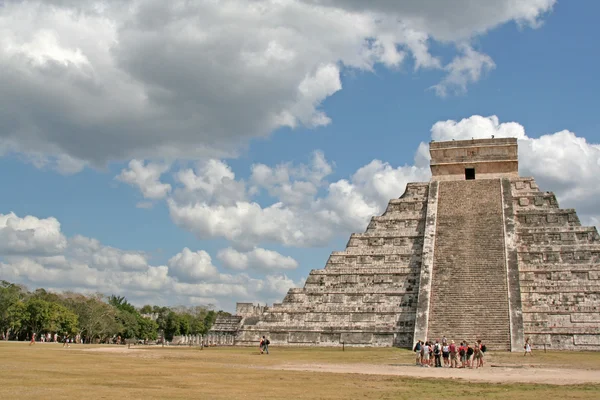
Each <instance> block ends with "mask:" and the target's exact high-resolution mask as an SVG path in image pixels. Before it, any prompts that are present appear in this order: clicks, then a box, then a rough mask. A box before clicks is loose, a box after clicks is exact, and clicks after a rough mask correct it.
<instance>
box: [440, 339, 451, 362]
mask: <svg viewBox="0 0 600 400" xmlns="http://www.w3.org/2000/svg"><path fill="white" fill-rule="evenodd" d="M442 358H443V359H444V367H448V366H450V346H448V343H446V344H443V346H442Z"/></svg>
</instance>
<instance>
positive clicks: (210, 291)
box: [0, 214, 301, 311]
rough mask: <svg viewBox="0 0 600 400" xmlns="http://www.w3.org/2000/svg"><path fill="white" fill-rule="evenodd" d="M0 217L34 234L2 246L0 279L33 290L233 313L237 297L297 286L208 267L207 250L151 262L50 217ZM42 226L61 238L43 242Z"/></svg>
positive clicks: (272, 294)
mask: <svg viewBox="0 0 600 400" xmlns="http://www.w3.org/2000/svg"><path fill="white" fill-rule="evenodd" d="M0 221H3V224H4V225H3V226H8V227H10V229H12V230H18V231H22V230H23V229H22V228H24V227H26V228H27V229H32V230H33V231H34V233H37V234H30V235H26V236H21V237H19V241H18V246H13V247H11V249H10V251H8V252H7V251H5V248H2V249H1V252H0V255H2V256H3V257H2V259H0V276H1V277H2V279H6V280H8V281H10V282H17V283H23V284H26V285H30V286H33V287H34V288H35V287H44V288H46V289H53V290H75V291H79V292H82V293H90V294H91V293H96V292H101V293H105V294H120V295H125V296H126V297H127V298H128V299H129V300H130V301H133V302H134V303H135V304H143V303H151V304H166V305H175V304H199V303H202V302H203V304H206V303H207V302H210V303H213V304H215V305H216V306H217V307H226V308H227V309H228V310H231V311H233V309H234V305H235V302H236V301H262V302H264V301H267V299H268V301H271V302H272V301H273V300H274V299H277V298H279V297H280V295H281V293H282V292H284V291H287V289H288V288H289V287H291V286H294V285H295V286H297V285H300V284H301V282H293V281H292V280H290V279H288V278H286V277H283V276H280V275H270V274H267V275H264V276H263V277H262V278H253V277H251V276H249V275H248V274H246V273H242V274H237V275H231V274H222V273H219V271H218V270H217V268H216V267H214V266H213V265H212V262H211V257H210V255H209V254H208V253H206V252H205V251H203V250H199V251H196V252H192V251H191V250H190V249H188V248H184V249H183V250H182V251H181V252H180V253H178V254H176V255H175V256H173V257H172V258H171V259H170V260H169V262H168V265H151V264H150V263H149V261H148V257H147V255H146V254H145V253H144V252H140V251H132V250H122V249H118V248H114V247H110V246H105V245H103V244H102V243H100V242H99V241H98V240H96V239H93V238H88V237H85V236H81V235H76V236H73V237H71V238H69V239H66V238H64V236H63V234H62V233H61V232H60V224H59V223H58V221H56V220H55V219H54V218H48V219H38V218H36V217H33V216H25V217H23V218H19V217H16V216H14V214H9V215H8V216H1V217H0ZM44 224H45V225H44ZM44 226H45V228H44ZM32 227H33V228H32ZM17 228H18V229H17ZM4 229H5V228H2V230H0V232H2V233H1V234H2V235H4V236H2V239H10V240H1V241H0V242H2V243H3V244H4V243H10V244H14V243H15V242H14V240H12V239H11V238H10V234H11V232H8V233H7V232H6V231H4ZM44 229H46V230H52V231H53V232H54V234H53V235H54V237H60V238H61V239H60V240H59V241H58V244H57V241H56V240H53V241H52V240H50V241H49V240H47V239H44V240H42V237H40V236H39V232H41V231H44ZM50 236H52V235H50ZM15 249H17V250H18V252H17V251H15ZM254 257H255V258H256V259H257V260H264V263H265V265H266V266H267V267H271V266H273V265H274V264H275V263H279V264H278V265H279V266H282V265H283V266H286V267H289V265H291V263H295V261H294V260H292V259H290V258H289V257H285V256H283V255H281V254H279V253H276V252H271V251H269V250H265V249H257V251H256V252H255V256H254ZM252 262H254V261H252ZM269 263H270V264H269ZM267 272H269V271H267Z"/></svg>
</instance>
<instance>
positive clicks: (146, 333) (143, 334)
mask: <svg viewBox="0 0 600 400" xmlns="http://www.w3.org/2000/svg"><path fill="white" fill-rule="evenodd" d="M137 322H138V327H139V331H138V335H137V337H139V338H140V339H150V340H156V339H157V338H158V324H157V323H156V321H152V320H151V319H150V318H145V317H142V316H141V315H139V314H138V316H137Z"/></svg>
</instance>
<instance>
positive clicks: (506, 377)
mask: <svg viewBox="0 0 600 400" xmlns="http://www.w3.org/2000/svg"><path fill="white" fill-rule="evenodd" d="M158 350H159V349H158V348H155V349H153V348H148V347H146V348H140V347H138V348H131V349H129V348H127V347H126V346H118V347H96V348H89V349H83V350H81V351H86V352H102V353H120V354H126V355H130V356H134V357H140V358H162V357H164V354H161V353H162V352H161V351H158ZM208 351H210V350H208ZM529 360H532V359H529ZM229 366H235V367H238V368H252V369H256V368H258V369H268V370H275V371H303V372H326V373H339V374H364V375H380V376H403V377H420V378H438V379H464V380H468V381H478V382H489V383H535V384H549V385H576V384H589V383H592V384H599V383H600V373H599V371H598V370H592V369H583V368H582V369H576V368H565V367H546V366H542V365H538V364H531V363H529V364H514V365H510V364H498V363H495V364H494V363H489V362H488V363H487V364H486V366H485V367H484V368H479V369H466V368H459V369H453V368H423V367H419V366H416V365H410V364H393V363H392V364H386V365H374V364H364V363H351V364H348V363H343V364H342V363H306V362H289V361H288V362H285V363H282V364H275V365H252V364H243V363H242V364H231V363H230V364H229Z"/></svg>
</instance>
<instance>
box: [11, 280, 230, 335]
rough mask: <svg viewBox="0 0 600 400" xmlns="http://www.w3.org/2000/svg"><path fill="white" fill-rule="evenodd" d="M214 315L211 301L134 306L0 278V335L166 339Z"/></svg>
mask: <svg viewBox="0 0 600 400" xmlns="http://www.w3.org/2000/svg"><path fill="white" fill-rule="evenodd" d="M219 315H230V314H229V313H227V312H224V311H215V310H214V309H213V307H212V306H211V305H207V306H193V307H184V306H177V307H160V306H156V305H154V306H153V305H145V306H143V307H140V308H136V307H134V306H133V305H132V304H131V303H129V302H128V301H127V299H126V298H125V297H122V296H115V295H111V296H105V295H103V294H99V293H98V294H94V295H84V294H81V293H75V292H61V293H55V292H51V291H47V290H45V289H36V290H34V291H29V290H28V289H27V288H26V287H25V286H23V285H18V284H14V283H10V282H7V281H4V280H2V281H0V336H1V337H3V338H4V339H5V340H27V339H29V338H31V336H32V334H34V333H35V334H36V335H37V337H40V335H46V334H51V335H54V334H57V335H58V336H60V337H65V336H70V337H71V336H72V337H75V336H76V335H78V336H79V337H80V338H81V339H82V340H84V341H85V343H109V342H112V341H114V339H115V338H117V337H119V336H120V337H121V338H122V339H139V340H157V339H162V338H163V337H164V339H165V340H169V341H170V340H172V339H173V337H174V336H177V335H198V334H206V333H207V332H208V330H209V329H210V327H211V326H212V325H213V323H214V322H215V320H216V318H217V316H219Z"/></svg>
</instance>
